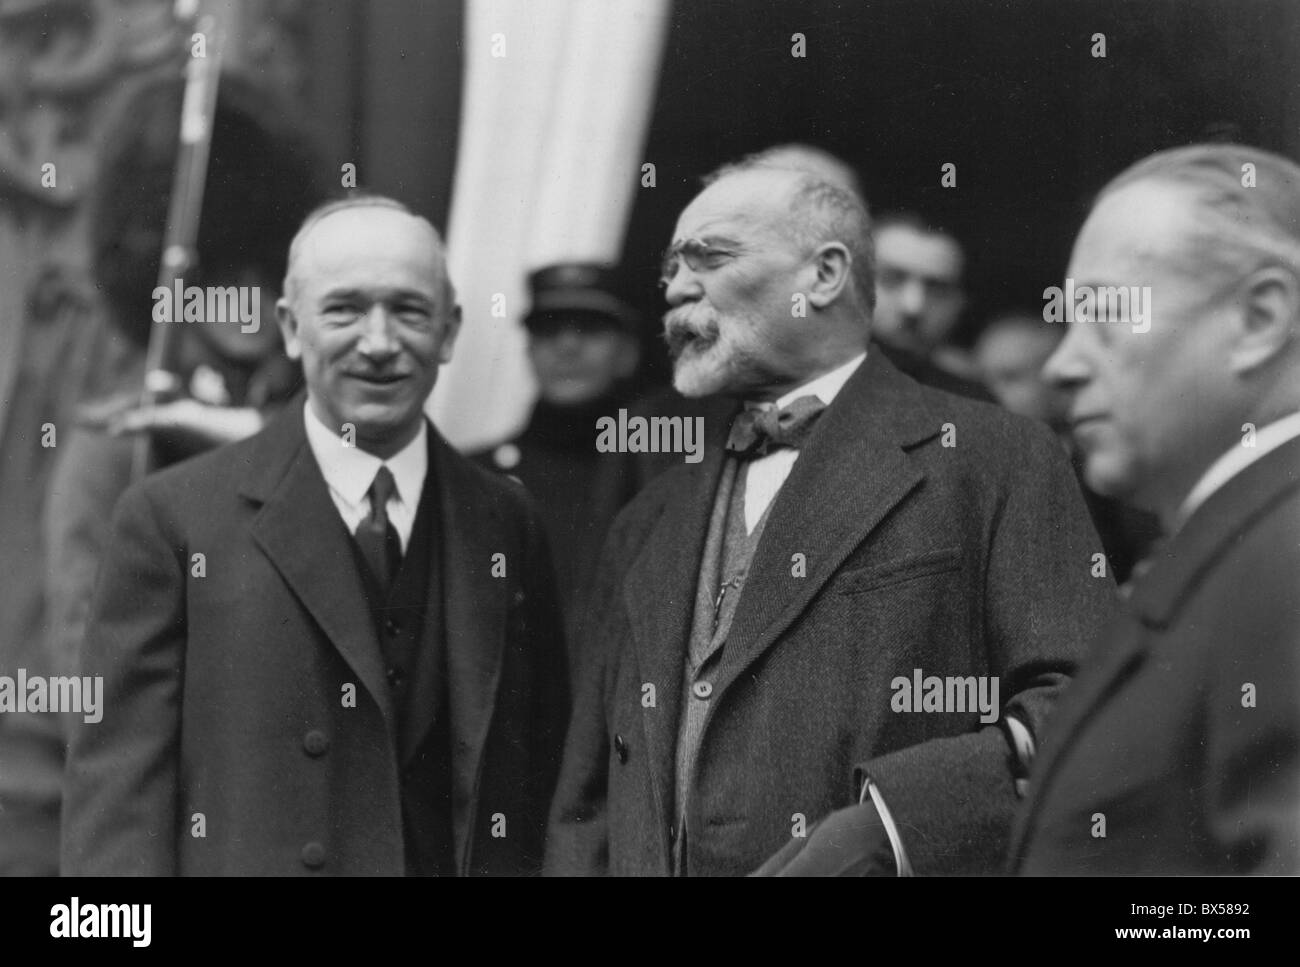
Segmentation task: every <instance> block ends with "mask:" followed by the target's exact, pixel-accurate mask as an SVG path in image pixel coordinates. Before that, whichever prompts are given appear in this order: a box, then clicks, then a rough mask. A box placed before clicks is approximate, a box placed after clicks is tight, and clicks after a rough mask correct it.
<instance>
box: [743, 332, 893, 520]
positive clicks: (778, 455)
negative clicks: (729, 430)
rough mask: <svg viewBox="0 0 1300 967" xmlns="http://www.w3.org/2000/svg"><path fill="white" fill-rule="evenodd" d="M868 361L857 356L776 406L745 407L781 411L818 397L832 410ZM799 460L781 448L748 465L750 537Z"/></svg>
mask: <svg viewBox="0 0 1300 967" xmlns="http://www.w3.org/2000/svg"><path fill="white" fill-rule="evenodd" d="M866 358H867V354H866V353H865V352H863V353H861V354H859V355H857V356H854V357H853V358H852V359H850V360H849V361H848V362H847V363H845V364H844V365H843V366H838V367H836V368H835V369H832V370H831V371H830V372H829V373H823V374H822V375H821V376H818V377H817V378H816V379H813V380H809V381H808V382H807V383H804V384H803V385H802V386H799V387H797V388H795V389H792V390H790V392H788V393H786V394H785V395H784V396H782V397H781V398H780V399H778V400H777V401H776V402H775V403H746V404H745V407H746V409H751V410H754V409H759V410H765V409H771V408H772V407H776V408H777V409H780V408H781V407H783V406H789V405H790V404H791V403H793V402H794V401H795V400H797V399H798V398H799V397H801V396H815V397H817V398H818V399H819V400H821V401H822V402H823V403H825V404H826V405H827V406H830V405H831V401H832V400H833V399H835V397H836V395H837V394H838V393H839V391H840V390H841V389H843V388H844V384H845V383H847V382H848V381H849V377H850V376H852V375H853V373H854V372H855V371H856V370H857V368H858V367H859V366H861V365H862V361H863V360H864V359H866ZM798 459H799V451H798V450H795V449H792V448H790V447H782V448H781V449H779V450H773V451H772V452H771V453H769V454H768V455H767V456H765V457H759V458H758V459H756V460H751V461H750V462H749V465H748V474H749V475H748V477H746V479H745V531H746V532H747V533H751V534H752V533H753V532H754V528H755V527H757V526H758V522H759V520H760V519H761V518H762V516H763V514H764V513H765V512H766V511H767V508H768V507H769V506H770V505H771V503H772V501H773V500H774V499H775V498H776V495H777V493H778V492H779V491H780V489H781V485H782V484H784V483H785V481H786V478H787V477H789V476H790V471H791V470H793V469H794V462H795V461H796V460H798Z"/></svg>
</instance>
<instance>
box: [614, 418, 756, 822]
mask: <svg viewBox="0 0 1300 967" xmlns="http://www.w3.org/2000/svg"><path fill="white" fill-rule="evenodd" d="M738 409H739V404H736V403H732V402H729V401H727V400H721V399H715V400H711V401H710V402H709V405H708V407H707V409H706V411H705V416H704V426H705V437H704V438H705V446H704V457H703V459H702V460H701V461H700V462H699V463H697V464H686V465H684V466H683V467H682V468H680V469H674V470H671V471H669V473H671V474H674V475H675V479H674V480H673V481H672V483H673V486H672V487H670V488H668V489H667V490H666V492H665V494H664V497H663V502H662V504H661V506H660V509H659V517H658V519H657V520H656V522H655V523H654V524H653V525H651V529H650V533H649V535H648V537H647V539H646V542H645V545H644V547H643V548H642V550H641V553H640V554H639V555H638V556H637V557H636V559H635V560H634V561H633V562H632V565H631V567H630V568H629V569H628V572H627V576H626V578H625V579H624V584H623V602H624V605H625V606H626V608H627V614H628V618H629V623H630V626H631V629H632V637H633V640H634V642H635V648H636V657H637V669H638V673H639V675H640V688H641V690H642V691H641V693H640V694H639V696H638V699H639V701H640V703H641V719H642V722H643V723H644V726H645V733H646V741H647V743H648V747H649V761H650V763H651V766H650V768H651V773H652V777H651V778H652V783H653V788H654V792H655V806H656V807H657V808H658V810H659V815H660V816H661V817H662V818H664V819H665V821H666V818H667V817H668V816H669V814H670V813H671V811H672V802H673V791H672V789H673V770H674V764H675V749H676V744H677V718H678V715H679V713H680V710H681V692H682V679H683V676H684V674H685V672H684V662H685V660H686V647H687V640H688V638H689V637H690V633H691V618H692V615H693V612H694V607H695V592H696V585H697V581H698V580H699V571H700V559H701V558H702V556H703V554H704V541H705V538H706V537H707V536H708V530H709V516H710V514H711V513H712V510H713V497H714V493H715V491H716V490H717V488H718V481H719V479H720V477H721V475H722V464H723V457H724V446H725V444H726V440H727V433H728V431H729V430H730V427H731V420H732V417H733V416H734V415H735V413H736V411H737V410H738ZM647 685H652V686H653V687H654V695H653V697H654V702H653V704H651V703H649V700H648V698H647V697H646V693H645V691H644V689H645V686H647Z"/></svg>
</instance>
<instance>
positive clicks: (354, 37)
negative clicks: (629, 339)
mask: <svg viewBox="0 0 1300 967" xmlns="http://www.w3.org/2000/svg"><path fill="white" fill-rule="evenodd" d="M320 6H321V8H323V9H324V10H326V11H328V16H320V17H317V18H315V20H316V24H317V29H316V30H315V31H314V34H313V41H312V42H313V48H312V49H313V60H314V63H313V64H312V70H311V77H312V86H313V97H314V100H315V107H314V121H315V124H316V128H317V132H318V136H319V138H320V140H321V142H322V144H323V145H324V146H325V148H326V153H327V156H328V157H329V158H330V159H331V160H333V159H336V158H337V159H339V160H338V163H341V162H342V161H343V160H349V159H351V160H357V159H360V167H361V171H362V173H363V175H364V176H366V180H367V181H368V183H369V185H370V186H371V187H373V188H376V189H378V190H382V191H388V192H391V193H393V194H396V195H398V196H399V197H402V198H403V199H404V200H406V201H408V202H409V203H411V204H412V205H414V206H415V207H417V208H419V209H420V210H422V211H425V212H427V213H428V214H430V215H431V217H433V218H434V220H435V222H436V223H437V224H439V225H444V224H445V219H446V213H447V208H448V204H449V200H450V187H451V177H452V170H453V166H454V160H455V134H456V125H457V123H458V103H459V97H460V89H459V85H460V71H461V67H462V63H461V54H460V45H461V35H462V29H463V24H462V17H463V13H462V8H461V6H460V4H459V3H458V2H455V0H452V2H444V0H438V2H432V3H425V2H418V0H364V2H358V3H353V4H344V3H340V2H336V0H328V2H322V3H320ZM796 32H798V33H802V34H804V35H805V37H806V38H807V41H806V47H807V56H806V57H804V58H803V59H798V58H794V57H792V56H791V40H790V37H791V34H794V33H796ZM1098 32H1100V33H1104V34H1105V35H1106V57H1105V59H1099V58H1094V57H1092V56H1091V48H1092V39H1091V38H1092V35H1093V34H1094V33H1098ZM1298 39H1300V2H1293V0H1086V2H1085V0H799V2H795V0H730V2H721V0H678V2H677V3H676V4H675V7H674V11H673V15H672V27H671V32H670V34H669V37H668V42H667V48H666V51H665V57H664V64H663V72H662V76H661V78H660V83H659V89H658V94H657V98H656V104H655V109H654V115H653V121H652V124H651V129H650V133H649V139H648V144H647V147H646V151H645V155H644V156H645V160H647V161H651V162H654V164H655V165H656V169H657V171H656V174H657V187H655V188H653V189H649V188H646V189H640V190H639V193H638V195H637V200H636V204H635V207H634V210H633V212H632V218H631V222H630V226H629V231H628V236H627V241H626V246H625V250H624V262H625V265H626V268H627V270H628V277H629V281H630V283H631V284H632V288H633V293H634V296H635V298H636V300H637V301H638V303H639V304H640V305H641V307H642V308H643V309H644V310H645V311H646V314H647V320H648V322H647V327H646V328H647V333H646V340H647V345H648V346H650V347H651V348H652V350H653V352H652V353H651V356H650V364H651V368H652V371H653V372H654V373H655V374H657V375H662V373H663V372H664V360H663V356H662V352H661V349H660V347H659V344H658V341H657V339H656V335H657V329H658V325H657V319H658V316H659V313H660V310H661V303H660V297H659V293H658V291H657V289H656V286H655V277H656V272H657V266H658V260H659V255H660V253H661V252H662V250H663V248H664V247H665V246H666V245H667V243H668V242H669V241H670V240H671V236H672V231H673V225H674V223H675V221H676V217H677V215H678V213H679V212H680V211H681V209H682V208H683V207H684V206H685V204H686V203H687V202H688V201H689V200H690V198H691V196H692V195H693V194H694V193H695V191H696V190H697V189H698V178H699V176H700V175H701V174H703V173H704V172H707V171H708V170H709V169H711V168H713V167H715V166H716V165H718V164H720V163H722V162H724V161H728V160H732V159H734V158H736V157H737V156H739V155H742V154H745V153H747V152H750V151H755V150H758V149H761V148H763V147H766V146H768V145H771V144H775V143H781V142H789V141H802V142H806V143H810V144H815V145H819V146H822V147H824V148H827V149H829V150H830V151H833V152H835V153H837V154H839V155H841V156H843V157H844V158H846V159H847V160H848V161H850V162H851V163H852V164H853V165H855V166H856V167H857V169H858V171H859V173H860V175H861V177H862V180H863V183H864V185H865V187H866V191H867V195H868V200H869V202H870V204H871V206H872V209H873V211H876V212H883V211H887V210H890V209H898V208H915V209H919V210H921V211H922V212H923V213H924V214H926V215H927V216H929V217H930V218H932V219H934V220H936V221H938V222H940V223H943V224H946V225H948V226H950V227H951V229H952V230H953V231H954V232H955V233H956V234H957V235H958V237H960V238H961V239H962V241H963V242H964V243H965V245H966V247H967V250H968V255H969V260H970V265H969V270H968V282H969V287H970V290H971V303H970V306H969V310H968V312H967V313H966V317H965V320H964V324H963V328H962V332H961V335H962V337H963V338H969V336H970V335H971V333H972V332H973V331H974V330H975V329H976V328H977V327H978V325H979V323H981V322H982V321H983V320H984V319H985V318H987V316H988V315H989V314H990V313H991V312H993V311H997V310H999V309H1002V308H1008V307H1011V306H1015V305H1017V304H1026V303H1027V304H1028V305H1029V306H1030V307H1038V306H1041V303H1042V290H1043V289H1044V288H1045V287H1046V286H1048V285H1054V284H1056V283H1057V282H1058V281H1059V280H1060V278H1061V277H1062V275H1063V274H1064V269H1065V265H1066V260H1067V258H1068V255H1069V248H1070V244H1071V242H1072V240H1073V236H1074V234H1075V232H1076V231H1077V229H1078V227H1079V224H1080V222H1081V220H1082V217H1083V214H1084V212H1085V210H1086V208H1087V204H1088V200H1089V198H1090V197H1091V195H1092V194H1093V193H1094V192H1095V191H1096V190H1097V189H1098V188H1100V187H1101V185H1102V184H1104V183H1105V181H1107V180H1108V179H1109V178H1110V177H1112V176H1113V175H1115V174H1117V173H1118V172H1119V171H1120V170H1121V169H1122V168H1124V167H1125V166H1126V165H1128V164H1129V163H1131V162H1132V161H1134V160H1136V159H1138V158H1140V157H1142V156H1143V155H1146V154H1149V153H1151V152H1152V151H1156V150H1159V149H1161V148H1165V147H1171V146H1173V145H1177V144H1185V143H1188V142H1192V141H1196V140H1203V139H1206V138H1208V137H1215V138H1220V139H1228V140H1242V141H1245V142H1248V143H1253V144H1257V145H1259V146H1261V147H1265V148H1271V149H1273V150H1277V151H1281V152H1283V153H1286V154H1290V155H1291V156H1293V157H1294V156H1296V155H1297V154H1298V153H1300V67H1298V66H1297V54H1300V50H1297V47H1298V46H1300V45H1298V44H1297V40H1298ZM946 162H952V163H954V164H955V165H956V166H957V187H956V188H952V189H944V188H941V187H940V185H939V179H940V167H941V165H943V164H944V163H946ZM336 170H337V169H336ZM628 177H629V178H633V179H636V180H637V182H638V184H639V181H640V171H639V170H637V171H632V172H629V174H628Z"/></svg>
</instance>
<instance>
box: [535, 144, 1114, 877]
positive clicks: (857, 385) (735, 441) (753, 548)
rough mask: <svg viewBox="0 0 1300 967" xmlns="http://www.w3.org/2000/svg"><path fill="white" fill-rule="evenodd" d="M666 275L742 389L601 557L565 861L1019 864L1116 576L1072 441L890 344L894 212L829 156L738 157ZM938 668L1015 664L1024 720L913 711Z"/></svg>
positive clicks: (566, 865) (1013, 705)
mask: <svg viewBox="0 0 1300 967" xmlns="http://www.w3.org/2000/svg"><path fill="white" fill-rule="evenodd" d="M662 282H663V285H664V288H665V295H666V297H667V301H668V304H669V306H670V310H669V312H668V314H667V315H666V317H665V336H666V339H667V341H668V344H669V348H670V350H671V352H672V355H673V360H674V371H673V374H674V385H675V386H676V388H677V389H678V391H679V392H681V393H683V394H684V395H686V396H688V397H707V396H716V397H718V398H719V399H718V402H717V403H716V405H714V404H711V405H710V409H709V410H708V415H706V423H705V439H706V448H705V454H704V459H703V461H702V462H700V463H698V464H691V465H683V466H679V467H677V468H675V469H673V470H671V471H669V472H668V473H666V474H664V475H663V476H661V477H659V478H658V479H657V480H655V481H654V482H653V483H652V484H651V485H650V486H649V487H648V488H647V489H646V490H644V491H643V492H642V493H641V494H640V495H639V496H638V497H637V498H636V499H635V500H634V501H633V502H632V504H630V505H629V506H628V507H627V508H626V509H625V510H624V512H623V513H622V514H621V515H620V517H619V519H618V520H617V521H616V523H615V525H614V527H613V529H612V531H611V534H610V537H609V540H608V542H607V544H606V546H605V550H604V553H603V556H602V561H601V563H600V565H599V566H598V567H597V573H598V575H600V577H599V579H598V583H597V586H596V587H595V589H594V590H593V595H592V607H591V612H590V614H591V615H592V621H591V622H590V623H589V627H588V629H587V631H588V637H587V638H586V640H585V642H584V643H583V646H582V647H583V648H584V649H585V651H584V654H586V655H587V656H588V661H587V665H586V667H585V669H584V677H583V679H582V681H581V683H580V685H579V688H578V694H577V699H576V707H575V711H574V717H573V719H572V721H571V723H570V729H569V735H568V739H567V745H566V749H565V760H564V765H563V767H562V770H561V778H560V784H559V789H558V792H557V795H556V799H555V803H554V805H553V807H552V811H551V823H550V828H549V830H548V842H547V871H548V872H550V873H552V874H557V875H566V874H567V875H572V874H579V875H581V874H600V873H613V874H620V875H679V876H680V875H693V876H699V875H741V874H746V873H751V872H755V871H759V870H760V868H761V872H764V873H781V874H785V875H799V874H824V873H849V874H863V873H877V874H886V875H893V874H896V873H897V874H903V873H906V872H909V871H914V872H917V873H936V872H942V873H963V872H983V871H992V870H996V869H997V868H998V867H999V866H1000V865H1001V864H1002V862H1003V857H1004V853H1005V848H1006V842H1007V837H1008V833H1009V825H1010V818H1011V815H1012V813H1013V811H1014V808H1015V805H1016V802H1017V790H1018V785H1017V782H1016V780H1017V779H1018V778H1020V777H1021V776H1023V772H1024V769H1025V767H1026V765H1027V762H1028V759H1029V758H1030V756H1031V754H1032V748H1033V741H1034V737H1035V736H1036V735H1037V733H1038V731H1039V729H1040V727H1041V724H1042V721H1043V719H1044V717H1045V715H1046V713H1047V711H1048V710H1049V708H1050V706H1051V704H1052V702H1053V700H1054V699H1055V696H1056V694H1057V693H1058V691H1059V690H1060V689H1061V688H1062V686H1063V685H1064V684H1065V682H1066V681H1067V680H1068V676H1069V674H1070V672H1071V670H1072V667H1073V662H1074V657H1075V655H1076V653H1077V649H1078V646H1079V644H1080V643H1081V642H1082V641H1084V640H1086V638H1087V637H1088V635H1089V634H1090V633H1091V632H1092V631H1093V630H1095V629H1096V628H1098V627H1099V626H1100V625H1101V623H1102V621H1104V620H1105V618H1106V617H1107V616H1108V614H1109V612H1110V609H1111V603H1112V599H1113V596H1114V589H1113V585H1112V583H1111V581H1110V580H1109V578H1108V577H1100V578H1099V577H1094V576H1093V574H1092V562H1093V560H1094V555H1095V554H1097V553H1099V552H1100V545H1099V542H1098V539H1097V537H1096V535H1095V533H1094V532H1093V530H1092V527H1091V525H1090V523H1089V521H1088V517H1087V513H1086V511H1085V510H1084V506H1083V502H1082V499H1081V497H1080V494H1079V490H1078V487H1077V485H1076V483H1075V481H1074V477H1073V475H1072V473H1071V470H1070V468H1069V465H1068V463H1067V462H1066V460H1065V457H1064V455H1063V454H1062V453H1061V449H1060V447H1059V446H1058V445H1057V444H1056V442H1055V441H1054V439H1053V438H1052V436H1051V434H1050V432H1048V431H1047V430H1046V429H1045V428H1042V427H1039V426H1037V425H1035V424H1033V423H1031V422H1030V421H1027V420H1023V419H1020V418H1017V417H1014V416H1011V415H1008V414H1005V413H1003V412H1001V411H1000V410H998V409H996V408H994V407H992V406H987V405H984V404H981V403H976V402H972V401H969V400H964V399H961V398H959V397H955V396H950V395H948V394H946V393H942V392H938V391H934V390H930V389H927V388H924V387H922V386H920V385H919V384H917V383H915V382H913V381H912V380H911V379H910V378H908V377H906V376H904V375H902V374H901V373H899V372H898V371H897V370H896V369H895V368H894V367H893V366H892V365H891V364H890V363H889V362H888V361H887V360H886V359H885V358H884V357H883V355H882V354H880V353H879V352H877V351H875V350H872V351H870V352H868V339H869V336H870V329H871V311H872V303H873V298H874V291H875V289H874V278H873V272H872V259H871V239H870V222H869V218H868V216H867V212H866V209H865V206H864V205H863V203H862V201H861V199H860V198H858V196H857V195H856V194H854V193H853V192H851V191H848V190H846V189H845V188H844V187H843V186H841V185H837V184H834V183H832V182H829V181H826V180H824V175H822V174H820V173H818V172H816V171H814V170H810V169H809V168H808V167H806V166H800V165H799V164H797V163H790V162H788V161H787V162H784V163H783V162H781V161H780V160H776V161H772V160H767V161H765V160H763V159H762V158H761V157H760V158H758V159H749V160H747V161H745V162H741V163H739V164H738V165H734V166H729V167H728V168H725V169H723V170H722V171H721V172H720V173H719V174H718V176H717V177H716V178H715V179H713V180H711V181H709V182H708V187H707V188H705V190H704V191H702V192H701V193H700V194H699V195H698V196H697V197H696V198H695V200H694V201H693V202H691V204H690V205H689V206H688V207H687V208H686V210H685V211H684V212H683V213H682V215H681V217H680V218H679V220H678V223H677V229H676V233H675V238H674V242H673V244H672V246H671V247H670V248H669V251H668V254H667V256H666V258H665V262H664V271H663V277H662ZM917 672H920V673H921V674H923V675H924V676H931V675H934V676H939V677H941V678H946V677H962V678H963V679H966V678H970V679H974V680H979V681H987V680H988V679H990V678H997V679H998V680H999V682H1000V686H1001V688H1000V695H1001V696H1003V697H1004V701H1003V702H1002V704H1001V707H1000V708H999V709H998V717H997V721H996V722H992V723H988V724H983V723H981V722H980V720H979V719H980V714H979V712H978V710H977V709H970V708H961V709H956V708H953V709H947V708H935V707H925V708H922V707H921V706H920V703H919V702H918V703H917V704H916V705H915V706H914V708H915V710H914V711H912V710H909V711H906V712H903V711H894V710H893V709H892V708H891V692H890V683H891V682H892V681H893V680H894V679H895V678H896V677H897V676H906V677H908V678H909V680H910V678H911V677H912V676H914V675H915V674H916V673H917ZM819 824H820V825H819Z"/></svg>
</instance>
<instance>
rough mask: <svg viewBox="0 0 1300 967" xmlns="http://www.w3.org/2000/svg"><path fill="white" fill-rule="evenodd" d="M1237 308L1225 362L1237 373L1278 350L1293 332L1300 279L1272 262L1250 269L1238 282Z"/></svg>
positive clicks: (1298, 312) (1298, 316) (1299, 316)
mask: <svg viewBox="0 0 1300 967" xmlns="http://www.w3.org/2000/svg"><path fill="white" fill-rule="evenodd" d="M1236 305H1237V307H1238V309H1239V310H1240V313H1239V315H1238V316H1237V319H1236V327H1235V330H1234V332H1233V334H1232V342H1231V344H1230V346H1229V350H1228V365H1229V367H1230V368H1231V370H1232V372H1233V373H1234V374H1236V375H1243V374H1246V373H1249V372H1251V371H1252V370H1255V369H1258V368H1259V367H1260V366H1263V365H1264V364H1266V363H1268V362H1269V361H1270V360H1272V359H1273V358H1275V357H1276V356H1277V355H1278V354H1279V353H1281V352H1282V351H1283V350H1284V349H1285V348H1286V346H1287V344H1288V343H1289V342H1290V340H1291V339H1293V338H1294V337H1295V335H1296V330H1297V321H1298V320H1300V280H1298V279H1297V278H1296V277H1295V275H1294V274H1292V273H1291V272H1288V271H1287V270H1286V269H1283V268H1280V267H1277V266H1273V267H1269V268H1265V269H1260V270H1259V271H1257V272H1252V273H1251V274H1250V275H1249V276H1247V277H1246V279H1245V281H1244V282H1243V283H1242V284H1241V288H1240V290H1239V294H1238V299H1237V303H1236Z"/></svg>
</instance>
